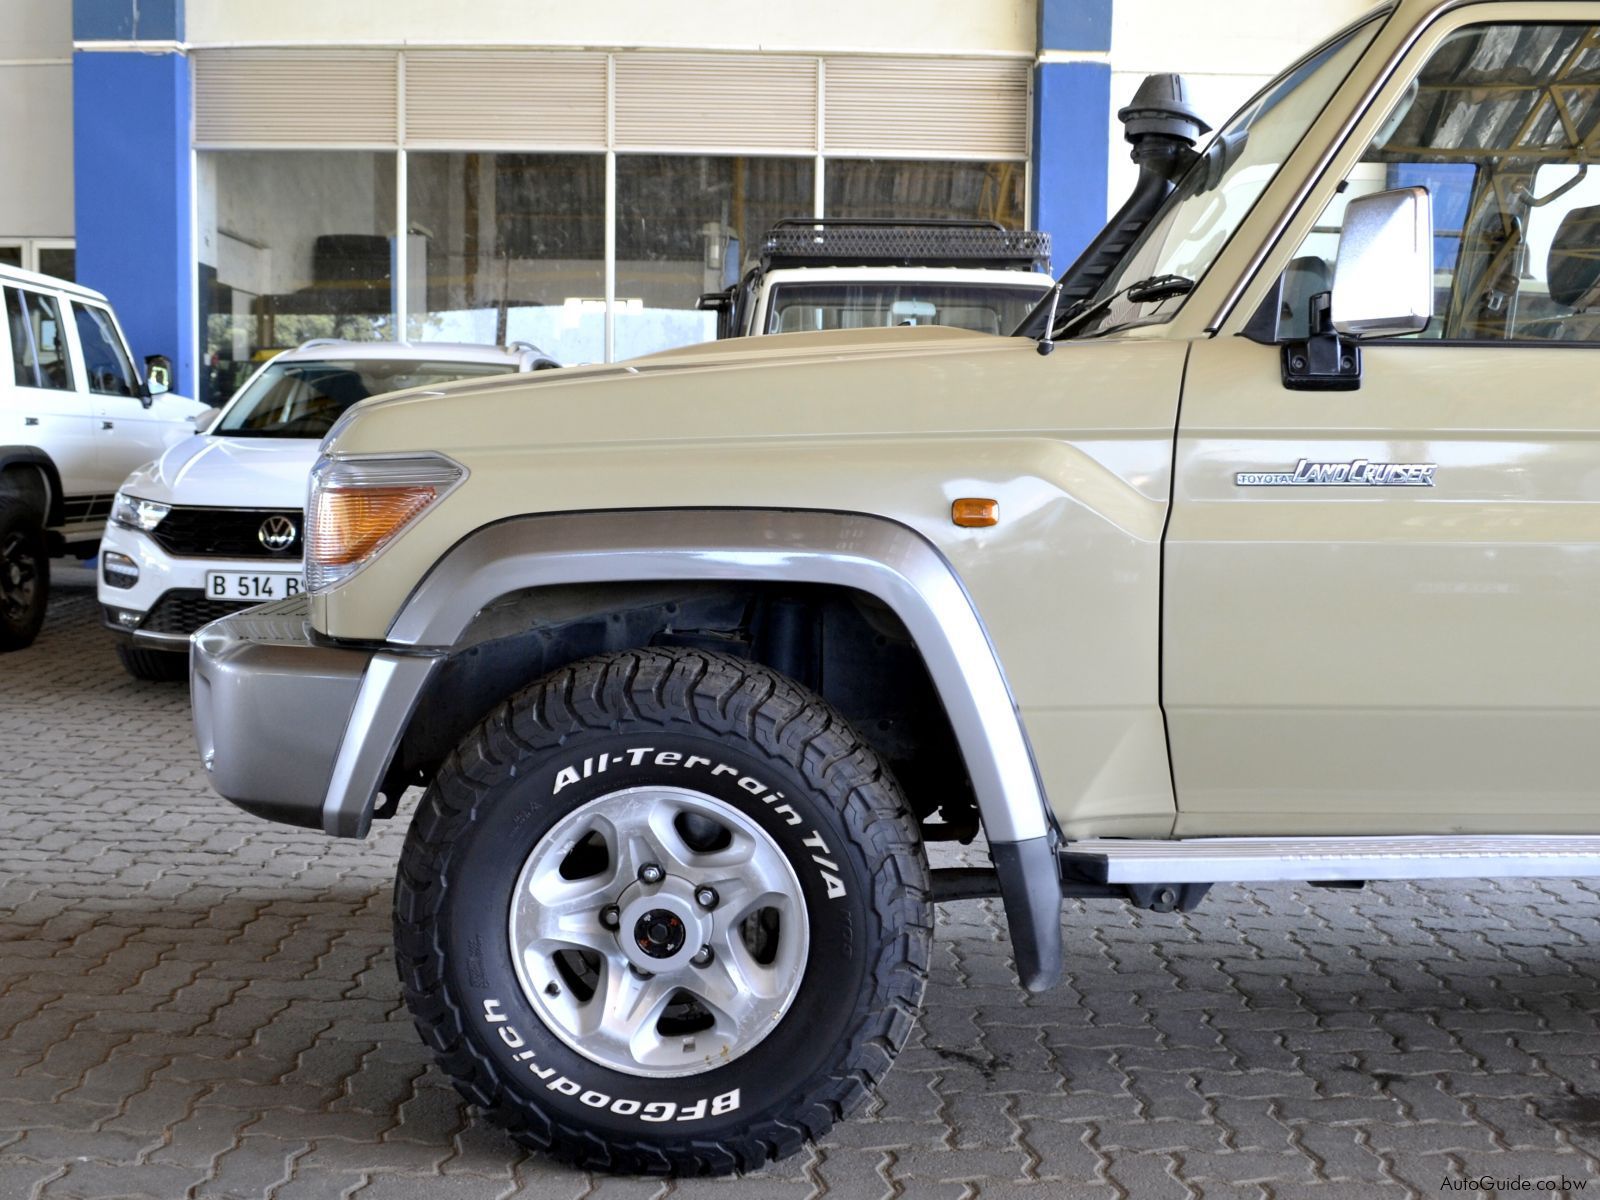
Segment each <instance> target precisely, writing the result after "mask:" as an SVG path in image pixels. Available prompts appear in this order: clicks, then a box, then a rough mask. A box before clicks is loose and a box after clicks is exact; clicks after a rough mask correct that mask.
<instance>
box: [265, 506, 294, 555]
mask: <svg viewBox="0 0 1600 1200" xmlns="http://www.w3.org/2000/svg"><path fill="white" fill-rule="evenodd" d="M299 533H300V531H299V530H297V529H296V528H295V527H294V522H293V521H291V520H290V519H289V518H288V517H284V516H279V515H277V514H274V515H273V516H270V517H268V518H267V519H266V520H265V521H263V522H261V528H260V529H259V530H257V531H256V537H257V538H259V539H260V541H261V544H262V545H263V546H265V547H266V548H267V549H268V550H287V549H288V548H289V547H290V546H292V545H294V539H295V538H296V537H298V536H299Z"/></svg>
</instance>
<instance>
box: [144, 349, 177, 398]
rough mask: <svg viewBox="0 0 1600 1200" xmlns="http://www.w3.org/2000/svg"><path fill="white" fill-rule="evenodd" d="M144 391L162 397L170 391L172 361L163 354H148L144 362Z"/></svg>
mask: <svg viewBox="0 0 1600 1200" xmlns="http://www.w3.org/2000/svg"><path fill="white" fill-rule="evenodd" d="M144 377H145V390H146V391H147V392H148V393H149V394H150V395H152V396H164V395H166V393H168V392H170V391H171V390H172V360H171V359H169V358H168V357H167V356H166V355H165V354H150V355H147V356H146V357H145V360H144Z"/></svg>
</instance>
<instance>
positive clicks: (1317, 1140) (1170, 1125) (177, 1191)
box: [0, 573, 1600, 1200]
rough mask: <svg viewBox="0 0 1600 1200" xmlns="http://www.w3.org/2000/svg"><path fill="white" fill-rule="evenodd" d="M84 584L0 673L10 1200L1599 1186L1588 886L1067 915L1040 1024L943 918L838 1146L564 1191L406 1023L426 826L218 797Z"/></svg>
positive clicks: (1433, 1190) (993, 954)
mask: <svg viewBox="0 0 1600 1200" xmlns="http://www.w3.org/2000/svg"><path fill="white" fill-rule="evenodd" d="M77 574H79V575H80V578H79V579H77V580H70V579H69V580H67V581H64V582H65V584H66V586H63V587H62V588H61V589H60V590H59V591H58V598H57V600H56V602H55V605H54V607H53V609H52V611H51V614H50V622H49V625H48V626H47V628H46V631H45V634H44V636H43V638H42V639H41V640H40V642H39V643H38V645H37V646H35V647H34V648H33V649H31V650H29V651H27V652H25V653H22V654H17V655H11V656H8V657H6V658H4V659H0V680H3V686H0V762H3V770H4V775H3V777H0V779H3V782H0V793H3V803H0V944H3V953H0V1198H3V1200H12V1198H18V1200H21V1198H33V1197H40V1198H44V1197H49V1198H52V1200H58V1198H65V1197H72V1198H76V1200H88V1198H90V1197H112V1196H116V1197H151V1198H154V1200H177V1198H179V1197H237V1198H241V1200H244V1198H249V1200H255V1198H265V1197H271V1198H273V1200H311V1198H323V1197H327V1198H333V1197H344V1196H355V1197H360V1198H361V1200H387V1198H394V1200H399V1198H403V1197H416V1198H418V1200H454V1198H457V1197H459V1198H461V1200H479V1198H488V1197H502V1196H512V1195H525V1196H528V1197H537V1198H538V1200H567V1198H572V1200H577V1198H580V1197H595V1198H602V1200H603V1198H612V1197H614V1198H619V1200H620V1198H626V1197H638V1198H640V1200H643V1198H645V1197H655V1196H665V1195H671V1196H674V1197H726V1198H728V1200H745V1198H752V1200H762V1198H765V1197H794V1198H795V1200H803V1198H805V1197H810V1196H822V1195H826V1196H830V1197H862V1198H868V1197H873V1198H876V1197H879V1196H907V1197H913V1198H918V1200H920V1198H921V1197H949V1198H950V1200H958V1198H962V1197H974V1196H982V1197H1008V1196H1028V1197H1046V1196H1048V1197H1058V1196H1060V1197H1104V1198H1106V1200H1113V1198H1122V1197H1134V1198H1137V1200H1144V1198H1146V1197H1156V1198H1159V1197H1168V1196H1170V1197H1202V1198H1204V1200H1224V1198H1226V1200H1242V1198H1245V1197H1249V1198H1252V1200H1292V1198H1299V1197H1307V1198H1324V1200H1335V1198H1340V1197H1352V1198H1355V1197H1361V1198H1366V1197H1386V1196H1394V1197H1402V1196H1415V1197H1423V1196H1428V1197H1431V1196H1437V1195H1440V1194H1459V1193H1453V1192H1450V1191H1448V1190H1445V1189H1444V1188H1443V1185H1444V1184H1445V1183H1446V1181H1462V1180H1464V1179H1467V1178H1469V1177H1470V1178H1478V1177H1480V1176H1490V1177H1492V1178H1493V1179H1497V1180H1516V1179H1523V1180H1528V1181H1530V1184H1529V1187H1530V1188H1531V1187H1532V1183H1531V1181H1536V1180H1540V1179H1561V1178H1565V1179H1567V1180H1569V1181H1577V1180H1583V1181H1586V1182H1588V1183H1589V1185H1590V1190H1594V1191H1597V1192H1600V1026H1597V1011H1600V1003H1597V1001H1600V937H1597V933H1600V928H1597V924H1596V919H1597V917H1600V894H1597V893H1596V891H1594V890H1592V889H1591V888H1590V887H1588V886H1580V885H1577V884H1572V883H1566V882H1538V883H1516V884H1485V885H1473V884H1442V885H1436V886H1431V887H1427V888H1412V887H1407V886H1400V885H1384V886H1381V887H1374V888H1371V889H1368V890H1367V891H1366V892H1363V893H1347V892H1323V891H1317V890H1314V889H1310V888H1296V887H1270V888H1269V887H1261V888H1251V889H1246V888H1219V889H1218V890H1217V892H1216V893H1215V894H1214V895H1213V896H1212V898H1211V899H1210V900H1208V901H1207V902H1206V904H1205V905H1204V906H1203V907H1202V908H1201V909H1200V910H1199V911H1198V912H1196V913H1194V914H1192V915H1190V916H1188V917H1182V918H1180V917H1170V916H1157V915H1152V914H1141V913H1137V912H1134V911H1132V910H1129V909H1126V908H1124V907H1122V906H1120V905H1118V904H1113V903H1109V902H1094V903H1087V904H1074V905H1072V906H1070V910H1069V914H1068V933H1067V960H1068V972H1069V982H1068V984H1067V985H1066V986H1064V987H1062V988H1060V989H1058V990H1056V991H1054V992H1051V993H1049V994H1047V995H1045V996H1042V997H1035V998H1032V999H1024V997H1023V996H1022V995H1021V993H1020V992H1019V991H1018V990H1017V988H1016V986H1015V984H1014V982H1013V979H1012V975H1011V971H1010V966H1009V963H1008V961H1007V944H1006V941H1005V938H1004V936H1003V929H1002V926H1001V924H1000V921H999V915H998V913H997V912H996V911H995V909H994V907H993V906H992V905H991V904H988V903H977V902H970V901H969V902H963V903H959V904H951V905H947V906H944V907H943V908H942V909H941V911H940V914H939V916H940V933H941V935H942V936H941V938H940V940H939V944H938V947H937V952H936V957H935V965H934V972H933V982H932V986H931V987H930V988H929V991H928V997H927V1011H926V1016H925V1018H924V1020H923V1023H922V1026H921V1028H920V1029H919V1031H918V1032H917V1033H916V1034H915V1035H914V1039H913V1042H912V1044H911V1045H910V1046H908V1047H907V1049H906V1051H905V1053H904V1054H903V1055H902V1057H901V1059H900V1063H899V1065H898V1066H897V1067H896V1068H895V1070H894V1072H893V1073H892V1074H891V1076H890V1077H889V1080H888V1083H887V1085H886V1086H885V1088H884V1089H883V1092H882V1094H881V1095H880V1096H879V1097H878V1098H877V1100H876V1101H875V1102H874V1103H873V1104H872V1106H871V1108H870V1110H869V1111H868V1112H866V1113H864V1114H862V1115H860V1116H858V1117H857V1118H856V1119H855V1120H853V1121H850V1122H848V1123H846V1124H844V1125H842V1126H840V1127H839V1128H838V1129H836V1130H835V1131H834V1133H833V1134H832V1135H831V1136H830V1137H829V1138H828V1139H827V1141H826V1142H824V1143H823V1144H822V1145H820V1146H817V1147H815V1148H813V1149H811V1150H810V1151H809V1152H807V1153H804V1154H801V1155H799V1156H797V1157H795V1158H793V1159H791V1160H788V1161H786V1162H783V1163H780V1164H778V1165H777V1166H775V1167H772V1168H770V1169H769V1170H767V1171H765V1172H762V1173H761V1174H759V1175H756V1176H752V1177H748V1178H745V1179H740V1180H720V1181H692V1182H684V1183H677V1184H674V1183H670V1182H662V1181H656V1180H638V1179H620V1178H604V1177H601V1178H596V1177H591V1176H587V1175H584V1174H581V1173H578V1172H574V1171H571V1170H568V1169H565V1168H562V1167H558V1166H555V1165H552V1164H550V1163H548V1162H546V1161H543V1160H541V1159H539V1158H537V1157H534V1156H530V1155H528V1154H525V1153H523V1152H522V1151H521V1150H519V1149H518V1148H517V1147H516V1146H514V1145H513V1144H511V1143H510V1142H508V1141H507V1140H506V1139H505V1138H504V1137H503V1136H502V1135H501V1134H500V1133H498V1132H497V1131H495V1130H493V1129H491V1128H489V1127H487V1126H486V1125H484V1124H482V1123H481V1122H477V1121H474V1120H473V1119H472V1117H471V1114H470V1113H469V1112H468V1110H467V1109H466V1107H465V1106H464V1104H463V1103H462V1102H461V1101H460V1100H459V1098H458V1097H457V1096H456V1094H455V1092H454V1091H453V1090H452V1089H451V1088H450V1087H449V1085H448V1084H447V1083H446V1082H445V1080H444V1079H443V1077H442V1076H441V1075H440V1074H439V1072H438V1071H437V1070H435V1069H434V1068H433V1067H432V1066H431V1065H430V1064H429V1061H428V1058H427V1055H426V1054H425V1053H424V1052H423V1049H422V1046H421V1044H420V1043H419V1041H418V1039H417V1037H416V1035H415V1033H414V1032H413V1030H412V1028H411V1024H410V1021H409V1019H408V1018H407V1016H406V1013H405V1011H404V1009H403V1007H402V1005H401V1002H400V999H399V987H398V984H397V983H396V980H395V973H394V966H393V962H392V958H391V953H390V949H389V917H388V909H389V888H390V878H391V872H392V869H393V865H394V861H395V858H396V855H397V853H398V851H399V844H400V837H401V833H402V823H401V822H399V821H397V822H393V823H390V824H388V825H386V826H383V827H382V828H381V829H380V831H379V832H378V833H377V834H376V835H375V836H374V837H373V838H372V839H371V840H370V841H368V842H366V843H354V842H337V841H332V840H329V839H326V838H323V837H321V836H318V835H314V834H311V833H309V832H306V833H302V832H297V831H295V830H292V829H287V828H283V827H277V826H273V825H269V824H266V823H263V822H260V821H255V820H252V819H250V818H248V817H245V816H244V815H243V814H240V813H238V812H235V811H234V810H233V809H231V808H230V807H229V806H228V805H227V804H225V803H223V802H222V801H221V800H218V799H216V798H215V797H213V796H212V795H211V794H210V793H209V792H208V791H207V789H206V787H205V784H204V782H203V780H202V777H201V772H200V769H199V767H198V764H197V763H196V760H195V756H194V753H193V750H192V748H191V744H190V738H189V724H188V721H189V717H188V703H187V698H186V694H185V689H184V688H183V687H182V686H181V685H149V684H139V683H134V682H132V681H130V680H128V679H126V678H124V677H123V676H122V675H121V673H120V672H119V670H118V668H117V665H116V661H115V659H114V658H113V656H112V653H111V649H110V646H109V644H108V642H107V640H106V637H105V635H103V634H102V632H101V631H100V630H99V629H98V627H97V626H96V625H95V622H94V609H93V597H92V593H91V592H90V591H89V590H88V588H87V587H86V586H85V584H84V583H83V581H82V579H81V573H77ZM403 816H404V813H402V817H403ZM1478 1194H1483V1193H1478ZM1504 1194H1519V1193H1504ZM1546 1194H1548V1193H1546ZM1568 1194H1570V1193H1568Z"/></svg>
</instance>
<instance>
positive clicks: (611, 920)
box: [600, 904, 622, 929]
mask: <svg viewBox="0 0 1600 1200" xmlns="http://www.w3.org/2000/svg"><path fill="white" fill-rule="evenodd" d="M600 924H602V925H604V926H605V927H606V928H607V929H615V928H616V927H617V926H618V925H620V924H622V914H621V913H620V912H618V911H617V906H616V905H615V904H608V905H606V906H605V907H604V908H602V909H601V910H600Z"/></svg>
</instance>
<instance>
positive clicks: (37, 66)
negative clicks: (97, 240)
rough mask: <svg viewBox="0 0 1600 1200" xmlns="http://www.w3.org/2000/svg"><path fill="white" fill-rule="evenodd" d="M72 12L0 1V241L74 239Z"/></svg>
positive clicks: (29, 1)
mask: <svg viewBox="0 0 1600 1200" xmlns="http://www.w3.org/2000/svg"><path fill="white" fill-rule="evenodd" d="M71 57H72V6H71V4H70V3H68V2H67V0H0V131H3V132H0V238H7V237H71V236H72V66H71Z"/></svg>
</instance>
